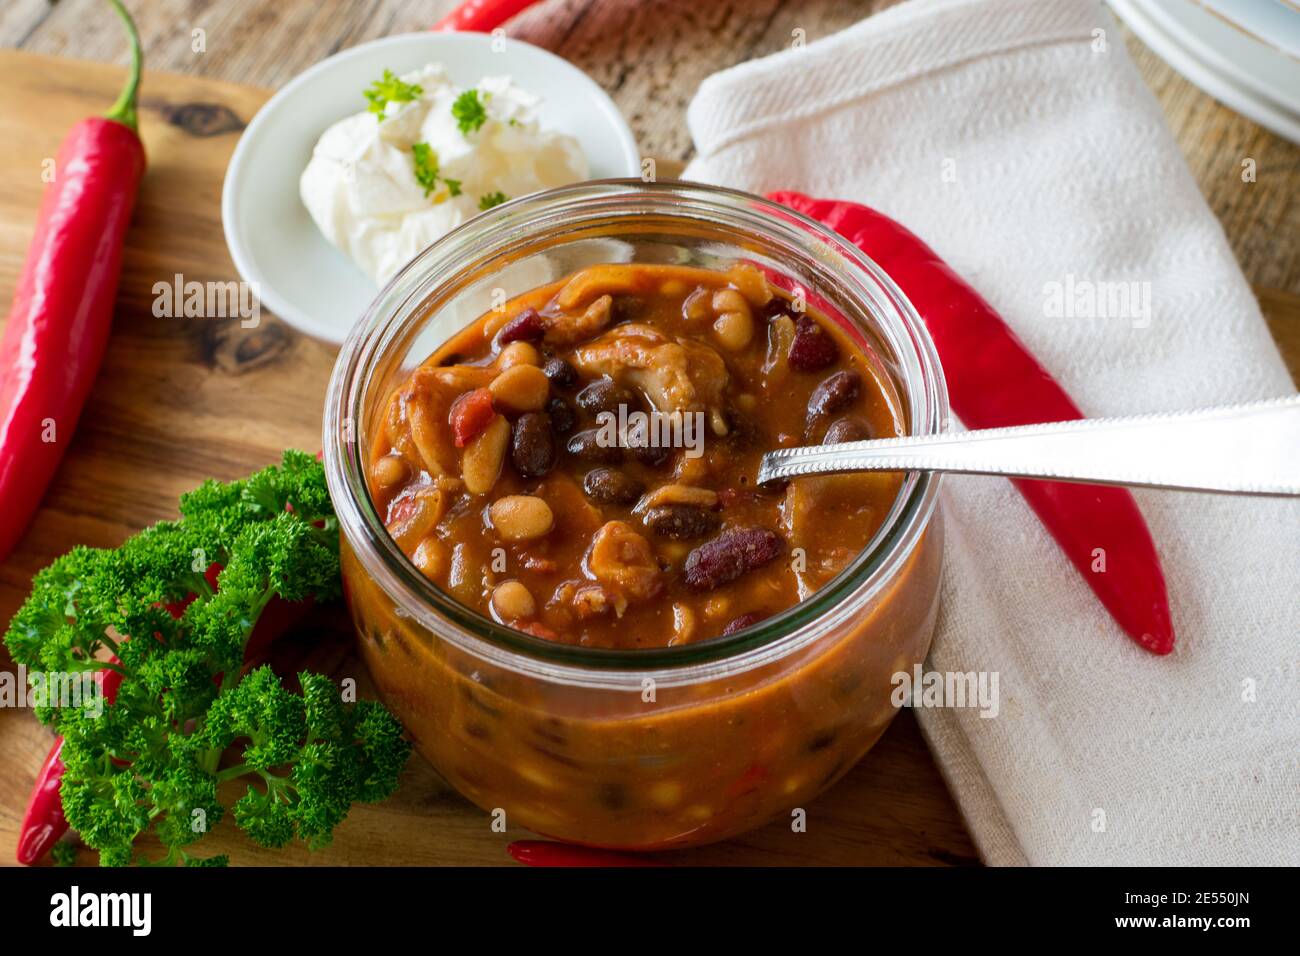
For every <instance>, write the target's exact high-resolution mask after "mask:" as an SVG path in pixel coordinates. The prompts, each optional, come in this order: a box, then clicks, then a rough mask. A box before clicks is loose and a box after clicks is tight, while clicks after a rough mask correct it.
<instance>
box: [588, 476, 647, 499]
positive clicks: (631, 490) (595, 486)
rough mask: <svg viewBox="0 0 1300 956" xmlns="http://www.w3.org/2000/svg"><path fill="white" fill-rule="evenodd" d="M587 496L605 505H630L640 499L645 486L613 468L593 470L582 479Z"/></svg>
mask: <svg viewBox="0 0 1300 956" xmlns="http://www.w3.org/2000/svg"><path fill="white" fill-rule="evenodd" d="M582 489H583V491H585V492H586V493H587V496H588V497H590V498H592V499H593V500H595V501H599V502H601V503H602V504H607V505H630V504H631V503H632V502H634V501H636V500H637V499H638V498H640V497H641V492H643V491H645V485H643V484H642V483H641V482H639V481H637V480H636V479H635V478H633V477H632V476H631V475H627V474H624V473H623V472H621V471H618V470H617V469H614V468H594V469H592V470H591V471H589V472H587V475H586V477H585V478H583V479H582Z"/></svg>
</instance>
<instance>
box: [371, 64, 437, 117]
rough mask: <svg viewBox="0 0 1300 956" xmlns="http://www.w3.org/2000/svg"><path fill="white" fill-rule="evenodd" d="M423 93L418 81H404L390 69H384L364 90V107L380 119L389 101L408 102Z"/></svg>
mask: <svg viewBox="0 0 1300 956" xmlns="http://www.w3.org/2000/svg"><path fill="white" fill-rule="evenodd" d="M423 94H424V88H423V87H422V86H420V85H419V84H418V83H404V82H403V81H402V80H400V79H399V78H398V77H397V75H396V74H394V73H393V71H392V70H384V75H383V76H382V77H381V78H380V79H378V80H375V82H373V83H371V84H370V87H369V88H368V89H367V90H365V97H366V103H367V104H368V105H367V106H366V109H368V110H369V111H370V112H372V113H374V114H376V115H377V116H379V117H380V118H381V119H382V118H383V116H384V111H385V110H386V109H387V107H388V104H389V103H410V102H411V101H412V100H416V99H418V98H419V97H420V96H422V95H423Z"/></svg>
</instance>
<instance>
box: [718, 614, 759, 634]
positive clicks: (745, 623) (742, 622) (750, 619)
mask: <svg viewBox="0 0 1300 956" xmlns="http://www.w3.org/2000/svg"><path fill="white" fill-rule="evenodd" d="M766 616H767V615H765V614H760V613H758V612H757V611H750V612H749V613H748V614H742V615H740V617H738V618H736V619H735V620H734V621H732V622H731V623H729V624H728V625H727V626H726V627H724V628H723V629H722V636H723V637H726V636H727V635H728V634H735V633H736V632H737V631H743V630H744V629H745V628H747V627H753V626H754V625H755V624H757V623H758V622H759V621H761V620H763V619H764V618H765V617H766Z"/></svg>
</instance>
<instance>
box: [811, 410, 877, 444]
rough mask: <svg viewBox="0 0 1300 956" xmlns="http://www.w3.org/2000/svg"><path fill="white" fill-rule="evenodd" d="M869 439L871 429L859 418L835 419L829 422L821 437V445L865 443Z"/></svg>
mask: <svg viewBox="0 0 1300 956" xmlns="http://www.w3.org/2000/svg"><path fill="white" fill-rule="evenodd" d="M870 437H871V429H870V428H869V427H868V426H867V424H866V422H864V421H862V419H860V418H853V417H852V416H850V417H847V418H837V419H835V421H833V422H831V427H830V428H828V429H826V434H825V435H824V436H823V437H822V444H823V445H838V444H839V443H840V442H845V441H866V440H867V439H868V438H870Z"/></svg>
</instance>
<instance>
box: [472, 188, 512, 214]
mask: <svg viewBox="0 0 1300 956" xmlns="http://www.w3.org/2000/svg"><path fill="white" fill-rule="evenodd" d="M509 199H510V197H509V196H507V195H506V194H505V193H503V192H492V193H488V194H487V195H486V196H479V197H478V208H479V209H482V210H484V211H486V210H488V209H491V208H492V207H493V206H499V205H501V204H502V203H503V202H506V201H507V200H509Z"/></svg>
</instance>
